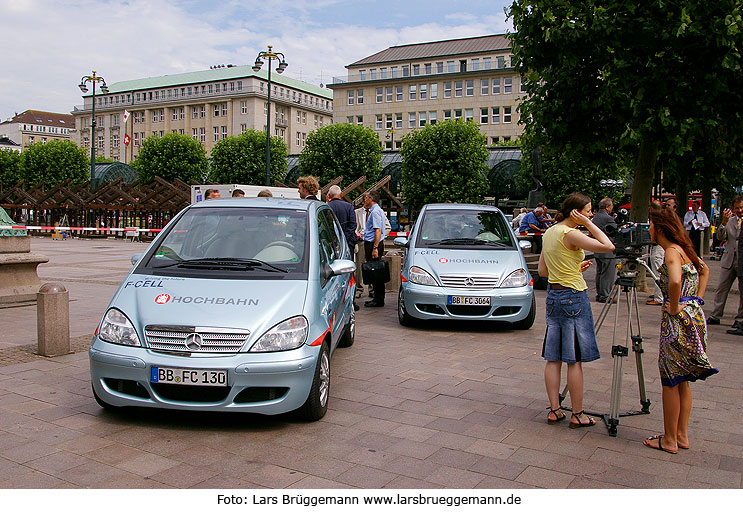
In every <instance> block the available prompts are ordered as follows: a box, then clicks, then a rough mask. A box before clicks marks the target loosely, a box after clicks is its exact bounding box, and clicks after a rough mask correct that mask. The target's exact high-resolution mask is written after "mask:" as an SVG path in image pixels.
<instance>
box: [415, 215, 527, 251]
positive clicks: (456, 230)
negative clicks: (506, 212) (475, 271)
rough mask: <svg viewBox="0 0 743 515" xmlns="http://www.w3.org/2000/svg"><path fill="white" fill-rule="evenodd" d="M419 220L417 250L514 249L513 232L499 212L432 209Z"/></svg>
mask: <svg viewBox="0 0 743 515" xmlns="http://www.w3.org/2000/svg"><path fill="white" fill-rule="evenodd" d="M422 218H423V219H422V220H419V224H418V225H419V226H420V227H419V229H418V236H417V241H416V246H417V247H448V246H451V247H477V248H482V249H499V248H501V249H502V248H513V246H514V244H513V238H512V236H511V231H510V229H509V228H508V226H507V224H506V220H505V218H504V217H503V215H502V214H501V213H500V212H498V211H489V210H479V209H471V210H469V209H431V210H428V211H426V212H425V213H424V214H423V217H422Z"/></svg>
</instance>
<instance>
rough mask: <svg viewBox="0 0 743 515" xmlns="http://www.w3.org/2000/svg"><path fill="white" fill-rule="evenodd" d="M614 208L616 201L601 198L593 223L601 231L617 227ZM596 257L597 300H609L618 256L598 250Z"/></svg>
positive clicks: (612, 252)
mask: <svg viewBox="0 0 743 515" xmlns="http://www.w3.org/2000/svg"><path fill="white" fill-rule="evenodd" d="M613 210H614V202H613V201H612V200H611V199H610V198H604V199H601V201H600V202H599V206H598V211H597V212H596V214H595V215H594V216H593V218H592V221H593V223H594V224H596V227H598V228H599V229H601V232H606V228H607V227H608V226H612V227H614V229H616V226H617V224H616V223H615V222H614V217H613V216H611V212H612V211H613ZM594 257H595V258H596V302H602V303H603V302H606V301H607V300H608V298H609V294H611V290H612V288H613V286H614V278H615V277H616V272H617V268H616V264H617V263H616V256H615V255H614V251H611V252H596V253H595V254H594Z"/></svg>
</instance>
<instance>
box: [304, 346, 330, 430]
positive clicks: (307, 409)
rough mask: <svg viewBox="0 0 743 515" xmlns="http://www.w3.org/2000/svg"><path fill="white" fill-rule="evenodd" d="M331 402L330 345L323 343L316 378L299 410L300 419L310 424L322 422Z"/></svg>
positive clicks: (316, 367)
mask: <svg viewBox="0 0 743 515" xmlns="http://www.w3.org/2000/svg"><path fill="white" fill-rule="evenodd" d="M329 400H330V351H329V350H328V344H327V343H323V344H322V347H321V348H320V355H319V356H318V357H317V365H316V366H315V377H314V379H313V380H312V387H311V388H310V394H309V395H308V396H307V400H306V401H305V402H304V404H303V405H302V407H301V408H299V409H298V410H297V415H298V416H299V418H300V419H302V420H306V421H308V422H314V421H316V420H320V419H321V418H323V417H324V416H325V413H326V412H327V411H328V401H329Z"/></svg>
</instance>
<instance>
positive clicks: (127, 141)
mask: <svg viewBox="0 0 743 515" xmlns="http://www.w3.org/2000/svg"><path fill="white" fill-rule="evenodd" d="M129 141H130V139H129V135H128V134H124V145H126V146H127V147H128V146H129Z"/></svg>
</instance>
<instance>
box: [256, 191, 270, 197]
mask: <svg viewBox="0 0 743 515" xmlns="http://www.w3.org/2000/svg"><path fill="white" fill-rule="evenodd" d="M258 196H259V197H273V193H271V190H269V189H265V190H261V191H259V192H258Z"/></svg>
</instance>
